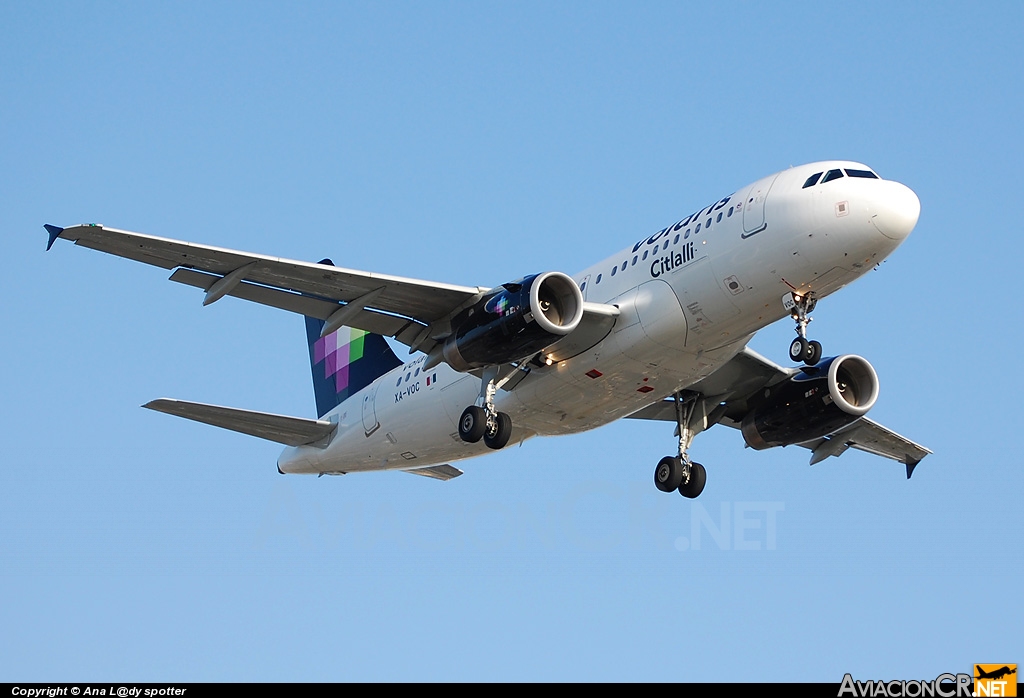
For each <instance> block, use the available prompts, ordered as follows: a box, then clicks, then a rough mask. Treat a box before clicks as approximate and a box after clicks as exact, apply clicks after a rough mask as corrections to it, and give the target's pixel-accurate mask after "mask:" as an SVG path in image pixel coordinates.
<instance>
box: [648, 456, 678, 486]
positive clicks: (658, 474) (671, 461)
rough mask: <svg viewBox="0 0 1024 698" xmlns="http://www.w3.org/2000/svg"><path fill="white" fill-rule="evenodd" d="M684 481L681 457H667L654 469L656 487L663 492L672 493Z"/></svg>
mask: <svg viewBox="0 0 1024 698" xmlns="http://www.w3.org/2000/svg"><path fill="white" fill-rule="evenodd" d="M682 481H683V464H682V463H680V462H679V456H676V457H674V458H673V457H672V456H665V457H664V458H662V459H661V460H660V461H658V467H657V468H655V469H654V486H655V487H657V488H658V489H659V490H661V491H662V492H671V491H672V490H674V489H676V488H677V487H679V483H681V482H682Z"/></svg>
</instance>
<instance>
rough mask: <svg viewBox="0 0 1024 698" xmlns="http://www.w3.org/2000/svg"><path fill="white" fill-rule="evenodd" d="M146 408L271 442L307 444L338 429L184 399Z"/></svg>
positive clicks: (313, 421) (318, 421)
mask: <svg viewBox="0 0 1024 698" xmlns="http://www.w3.org/2000/svg"><path fill="white" fill-rule="evenodd" d="M143 407H145V408H146V409H149V410H156V411H157V412H164V413H166V414H173V415H174V416H176V417H184V418H185V419H191V420H193V421H195V422H202V423H203V424H210V425H212V426H215V427H220V428H222V429H230V430H231V431H237V432H241V433H242V434H248V435H249V436H256V437H258V438H261V439H267V440H268V441H276V442H277V443H280V444H284V445H286V446H304V445H306V444H313V443H315V442H317V441H322V440H323V439H325V438H327V437H328V436H330V435H331V433H332V432H333V431H334V430H335V428H337V424H335V423H334V422H328V421H326V420H323V419H303V418H301V417H286V416H284V415H280V414H269V413H267V412H253V411H252V410H239V409H235V408H233V407H218V406H217V405H204V404H202V403H199V402H185V401H184V400H172V399H170V398H160V399H159V400H153V401H151V402H147V403H146V404H145V405H143Z"/></svg>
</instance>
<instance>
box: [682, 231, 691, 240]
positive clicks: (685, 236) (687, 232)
mask: <svg viewBox="0 0 1024 698" xmlns="http://www.w3.org/2000/svg"><path fill="white" fill-rule="evenodd" d="M688 237H690V229H689V228H687V229H686V232H685V233H683V239H684V240H685V239H686V238H688Z"/></svg>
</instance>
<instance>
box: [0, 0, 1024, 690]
mask: <svg viewBox="0 0 1024 698" xmlns="http://www.w3.org/2000/svg"><path fill="white" fill-rule="evenodd" d="M1021 26H1024V9H1022V6H1021V5H1020V4H1019V3H1009V2H1007V3H982V4H975V5H967V4H962V3H939V2H929V3H911V2H907V3H868V2H866V3H842V4H840V3H797V4H787V5H785V6H781V7H780V6H774V5H767V4H724V3H714V4H709V5H706V6H702V7H697V6H694V5H693V4H691V3H645V4H643V5H641V6H640V7H632V6H629V5H627V4H624V3H622V4H614V3H599V2H588V3H562V4H556V5H553V6H552V5H551V4H549V3H451V2H432V3H387V4H385V3H365V4H345V3H303V4H298V5H294V4H284V3H280V4H274V3H256V2H245V3H184V2H183V3H127V2H121V3H115V2H111V3H5V4H2V5H0V32H2V39H3V40H2V41H0V163H2V164H3V167H2V169H0V230H2V232H3V240H4V241H5V243H6V250H5V253H4V255H3V256H2V257H0V260H2V261H0V264H2V267H0V270H2V273H0V292H2V297H3V298H4V302H3V303H2V304H0V327H3V335H2V336H3V339H4V341H2V342H0V363H2V365H3V366H4V367H5V369H6V370H5V371H4V372H3V379H2V383H0V385H2V392H0V395H2V396H3V399H2V400H0V435H2V436H3V444H4V449H3V457H2V458H0V462H2V464H3V465H2V467H0V497H2V502H3V504H2V506H0V596H2V597H3V598H4V599H5V601H4V603H3V604H2V605H0V627H2V628H3V629H4V632H3V633H2V635H3V637H4V640H3V641H2V644H0V680H18V681H27V680H35V681H61V680H68V681H70V680H79V681H81V680H108V679H116V680H123V681H143V680H148V681H163V680H270V681H293V680H294V681H298V680H316V681H336V680H481V679H482V680H487V679H507V680H639V681H647V680H659V681H660V680H684V681H688V680H693V681H719V680H722V679H723V678H725V679H739V680H746V681H758V680H785V681H790V680H795V681H801V680H814V681H839V680H840V679H841V678H842V675H843V673H845V672H852V673H853V674H854V676H855V677H857V678H859V679H868V678H880V679H890V678H907V679H911V678H934V676H936V675H937V674H939V673H941V672H946V671H967V670H969V669H970V666H971V664H972V663H975V662H1020V661H1022V660H1024V652H1022V642H1021V640H1020V636H1019V634H1017V633H1014V632H1013V631H1012V628H1013V627H1020V625H1021V624H1022V622H1021V621H1022V613H1021V607H1020V601H1021V595H1020V585H1019V577H1020V575H1021V571H1022V570H1021V567H1022V564H1021V551H1022V547H1024V545H1022V544H1024V536H1022V530H1024V526H1022V523H1021V514H1020V511H1019V508H1018V506H1019V505H1017V504H1014V502H1018V501H1019V497H1020V495H1019V493H1020V492H1021V489H1022V487H1021V486H1022V484H1024V482H1022V481H1024V476H1022V470H1021V467H1020V465H1021V463H1020V456H1019V455H1018V447H1019V444H1018V439H1017V438H1016V436H1017V434H1018V430H1019V429H1020V417H1021V409H1020V397H1019V396H1020V395H1021V394H1022V392H1024V385H1022V380H1021V371H1020V370H1018V367H1017V364H1018V362H1019V358H1018V347H1019V346H1020V345H1021V343H1022V337H1021V329H1020V326H1021V319H1022V316H1021V311H1020V309H1019V298H1020V292H1019V288H1018V284H1017V283H1016V282H1017V280H1018V279H1019V276H1020V270H1019V265H1020V259H1021V257H1022V252H1024V249H1022V245H1021V242H1020V240H1021V222H1020V220H1021V216H1020V211H1019V205H1018V202H1019V199H1020V193H1019V191H1018V190H1019V187H1018V186H1017V185H1018V182H1019V180H1020V176H1019V169H1020V163H1021V162H1022V161H1024V157H1022V145H1021V138H1020V131H1021V114H1022V113H1024V102H1022V100H1024V97H1022V95H1024V89H1022V87H1024V86H1022V84H1021V76H1020V66H1021V65H1022V63H1024V52H1022V49H1021V43H1020V37H1019V30H1020V27H1021ZM826 158H850V159H854V160H858V161H862V162H865V163H867V164H869V165H870V166H871V167H873V168H875V169H876V170H877V171H878V172H879V173H881V174H882V175H883V176H884V177H887V178H891V179H897V180H899V181H902V182H904V183H906V184H907V185H909V186H910V187H912V188H913V189H914V190H915V191H916V192H917V193H918V195H919V197H920V199H921V202H922V214H921V218H920V222H919V224H918V227H917V229H916V231H915V232H914V233H913V234H912V235H911V237H910V238H909V239H908V241H907V242H906V243H905V244H904V245H903V246H902V247H901V248H900V249H899V250H897V251H896V253H895V254H894V255H893V256H892V257H891V258H890V259H889V260H888V261H886V262H885V263H884V264H882V265H881V266H880V268H879V269H878V270H877V271H875V272H873V273H871V274H869V275H867V276H866V277H865V278H864V279H862V280H860V281H858V282H857V283H856V284H854V285H852V286H850V287H848V288H847V289H844V290H843V291H842V292H840V293H839V294H836V295H834V296H832V297H830V298H828V299H826V300H824V301H823V302H822V303H820V304H819V306H818V309H817V310H816V311H815V313H814V317H815V322H814V324H813V325H812V326H811V329H812V335H813V336H815V337H817V338H818V339H820V340H821V341H822V342H823V343H824V345H825V348H826V352H832V353H838V352H843V353H846V352H851V353H858V354H861V355H863V356H865V357H867V358H868V359H869V360H871V361H872V363H873V364H874V365H875V368H876V370H877V371H878V374H879V377H880V379H881V382H882V386H881V389H882V392H881V396H880V399H879V402H878V404H877V406H876V407H875V408H874V410H873V411H872V417H873V418H874V419H876V420H878V421H881V422H883V423H885V424H887V425H888V426H890V427H892V428H893V429H895V430H897V431H899V432H901V433H903V434H905V435H907V436H909V437H911V438H913V439H915V440H917V441H920V442H921V443H924V444H926V445H928V446H930V447H931V448H932V449H933V450H934V451H935V454H934V455H933V456H931V457H929V458H928V459H927V460H925V461H924V462H923V463H922V465H921V466H920V467H919V468H918V470H917V473H916V474H915V476H914V479H913V480H911V481H910V482H907V481H905V479H904V473H903V467H902V466H901V465H899V464H893V463H891V462H888V461H882V460H881V459H876V458H871V457H869V456H866V455H864V454H860V453H848V454H846V455H844V456H843V457H842V458H841V459H838V460H836V459H830V461H827V462H825V463H822V464H820V465H817V466H815V467H813V468H809V467H808V466H807V453H806V452H805V451H802V450H799V451H798V450H797V449H794V448H787V449H775V450H771V451H767V452H753V451H751V450H749V449H744V448H743V447H742V446H743V444H742V440H741V438H740V436H739V435H738V434H737V433H735V432H732V431H731V430H728V429H725V428H721V427H720V428H718V429H712V430H711V431H709V432H708V433H706V434H703V435H701V436H700V437H698V439H697V441H696V443H695V445H694V448H693V454H694V456H695V457H696V458H697V459H698V460H700V461H701V462H703V463H704V464H705V465H706V466H707V468H708V473H709V476H708V486H707V489H706V490H705V492H704V494H703V495H702V496H701V498H700V499H699V500H697V502H696V503H691V502H688V501H684V500H682V498H680V497H678V496H668V495H664V494H662V493H660V492H658V491H657V490H656V489H655V488H654V487H653V484H652V471H653V467H654V464H655V463H656V462H657V461H658V459H659V458H660V457H661V456H663V455H666V454H668V453H671V452H672V450H673V448H674V445H675V442H674V439H673V437H672V433H671V427H670V426H666V425H661V424H653V423H638V422H621V423H616V424H612V425H609V426H607V427H605V428H603V429H600V430H596V431H594V432H590V433H587V434H583V435H579V436H574V437H565V438H559V439H536V440H533V441H530V442H527V443H526V444H525V445H523V446H522V447H521V448H511V449H507V450H505V451H502V452H500V453H496V454H494V455H491V456H489V457H487V458H484V459H478V460H475V461H468V462H465V463H464V464H463V468H464V470H465V471H466V474H465V475H464V476H463V477H461V478H459V479H458V480H455V481H452V482H448V483H440V482H434V481H424V479H423V478H414V477H409V476H406V475H403V474H399V473H393V474H386V473H381V474H367V475H362V476H347V477H342V478H321V479H316V478H303V477H296V476H291V477H281V476H280V475H278V474H277V472H276V470H275V468H274V462H275V460H276V457H277V454H278V451H279V449H278V447H277V446H276V445H274V444H270V443H268V442H262V441H259V440H257V439H253V438H249V437H245V436H241V435H237V434H233V433H230V432H225V431H221V430H217V429H214V428H212V427H205V426H203V425H198V424H193V423H189V422H186V421H184V420H179V419H174V418H171V417H168V416H166V415H160V414H156V413H153V412H149V411H146V410H142V409H139V405H141V404H142V403H144V402H147V401H148V400H150V399H153V398H156V397H161V396H169V397H178V398H182V399H190V400H199V401H205V402H213V403H218V404H229V405H234V406H239V407H246V408H251V409H258V410H266V411H273V412H279V413H285V414H295V415H302V416H310V415H312V414H313V395H312V389H311V385H310V379H309V367H308V361H307V356H306V347H305V342H304V331H303V327H302V322H301V320H300V319H299V318H296V317H295V316H292V315H289V314H288V313H283V312H279V311H275V310H272V309H269V308H263V307H258V306H251V305H246V304H245V303H243V302H241V301H236V300H234V299H228V300H225V301H222V302H220V303H216V304H214V305H212V306H210V307H207V308H202V307H201V294H199V293H198V292H195V290H194V289H188V288H185V287H178V285H176V284H171V283H168V282H167V281H166V278H165V277H166V275H167V274H166V273H164V272H163V271H161V270H158V269H154V268H149V267H145V266H143V265H139V264H135V263H132V262H128V261H125V260H120V259H116V258H112V257H109V256H106V255H102V254H98V253H95V252H92V251H89V250H84V249H76V248H74V247H73V246H71V245H68V244H66V243H59V244H57V245H55V246H54V249H53V250H52V251H51V252H50V253H48V254H47V253H44V252H43V248H44V246H45V234H44V233H43V230H42V227H41V226H42V224H43V223H55V224H58V225H71V224H74V223H78V222H101V223H104V224H106V225H110V226H113V227H117V228H123V229H128V230H137V231H140V232H145V233H149V234H154V235H161V236H166V237H174V238H181V239H187V240H194V241H198V242H204V243H208V244H215V245H219V246H223V247H230V248H236V249H242V250H248V251H252V252H259V253H264V254H273V255H279V256H284V257H291V258H296V259H308V260H316V259H320V258H322V257H324V256H330V257H332V258H333V259H334V260H335V262H336V263H338V264H342V265H344V266H347V267H351V268H356V269H366V270H373V271H380V272H386V273H391V274H397V275H405V276H412V277H418V278H426V279H431V280H437V281H445V282H450V283H458V284H466V285H478V284H479V285H495V284H499V283H501V282H504V281H507V280H508V279H511V278H517V277H519V276H522V275H523V274H526V273H531V272H536V271H543V270H560V271H566V272H570V273H571V272H574V271H577V270H579V269H582V268H583V267H585V266H588V265H589V264H591V263H593V262H594V261H596V260H598V259H601V258H604V257H605V256H607V255H609V254H611V253H612V252H614V251H616V250H618V249H621V248H622V247H624V246H625V245H626V244H629V243H631V242H633V241H635V240H636V239H638V238H639V237H641V236H642V235H645V234H648V233H652V232H654V231H656V230H659V229H660V228H661V227H663V226H664V225H666V224H668V223H671V222H674V221H676V220H678V219H679V218H681V217H683V216H685V215H686V214H688V213H690V212H691V211H692V210H695V209H697V208H699V207H701V206H703V205H705V204H706V203H707V202H709V201H712V200H715V199H717V198H720V197H722V196H724V195H726V194H728V193H731V192H733V191H734V190H736V189H737V188H739V187H740V186H742V185H744V184H747V183H749V182H751V181H753V180H755V179H757V178H759V177H762V176H765V175H767V174H770V173H772V172H775V171H778V170H781V169H784V168H786V167H788V166H790V165H798V164H801V163H804V162H810V161H813V160H819V159H826ZM791 335H792V328H791V326H790V324H789V323H788V322H787V323H781V324H779V325H778V326H772V327H769V328H766V329H765V330H764V331H763V332H762V333H760V334H759V335H758V336H757V337H755V339H754V340H753V342H752V346H753V347H754V348H755V349H757V350H758V351H760V352H762V353H764V354H766V355H768V356H771V357H772V358H774V359H775V360H777V361H780V362H781V361H784V360H785V354H784V352H785V348H786V346H787V343H788V340H789V338H790V337H791ZM698 539H699V540H698ZM750 548H756V549H750ZM1014 580H1018V581H1014ZM1014 638H1017V639H1014Z"/></svg>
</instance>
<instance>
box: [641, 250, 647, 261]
mask: <svg viewBox="0 0 1024 698" xmlns="http://www.w3.org/2000/svg"><path fill="white" fill-rule="evenodd" d="M641 259H647V250H644V256H643V257H641Z"/></svg>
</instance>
